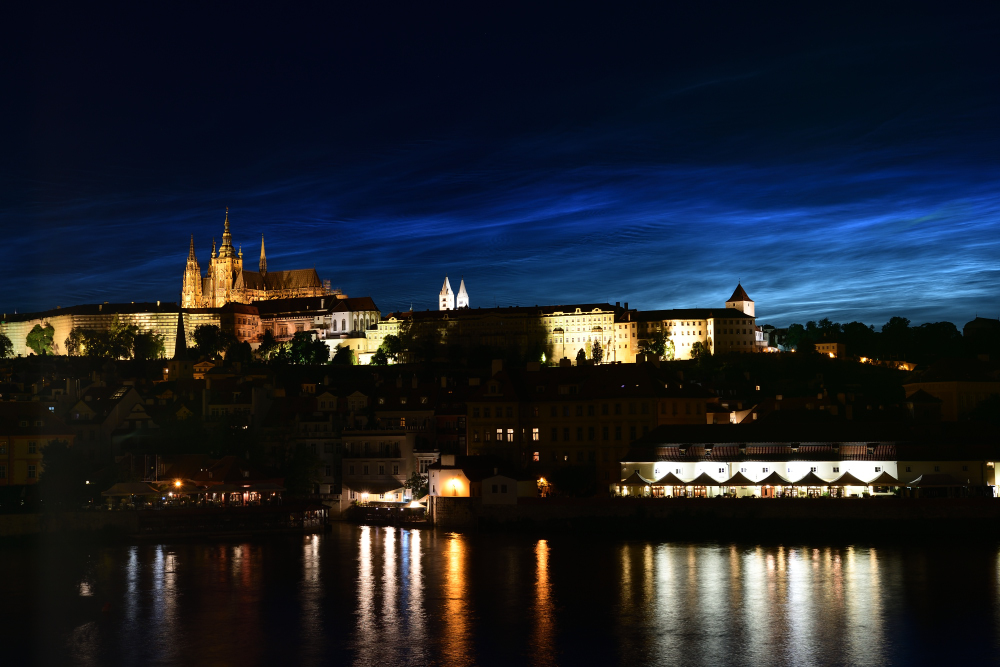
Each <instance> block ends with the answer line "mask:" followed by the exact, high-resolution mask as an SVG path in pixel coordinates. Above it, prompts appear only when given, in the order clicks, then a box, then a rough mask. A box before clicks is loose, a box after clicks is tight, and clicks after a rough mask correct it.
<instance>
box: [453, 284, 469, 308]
mask: <svg viewBox="0 0 1000 667" xmlns="http://www.w3.org/2000/svg"><path fill="white" fill-rule="evenodd" d="M468 307H469V293H468V292H466V291H465V278H464V277H463V278H462V284H461V285H459V286H458V295H457V296H456V297H455V308H468Z"/></svg>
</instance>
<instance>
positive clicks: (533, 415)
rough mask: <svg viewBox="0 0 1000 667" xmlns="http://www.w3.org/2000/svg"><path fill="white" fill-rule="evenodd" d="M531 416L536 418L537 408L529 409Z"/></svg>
mask: <svg viewBox="0 0 1000 667" xmlns="http://www.w3.org/2000/svg"><path fill="white" fill-rule="evenodd" d="M531 416H532V417H537V416H538V406H535V407H533V408H531Z"/></svg>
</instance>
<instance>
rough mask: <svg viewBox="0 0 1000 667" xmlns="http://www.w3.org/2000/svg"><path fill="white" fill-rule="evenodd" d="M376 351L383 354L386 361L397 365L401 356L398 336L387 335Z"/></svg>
mask: <svg viewBox="0 0 1000 667" xmlns="http://www.w3.org/2000/svg"><path fill="white" fill-rule="evenodd" d="M378 349H379V350H382V351H383V352H385V355H386V358H387V359H388V360H391V361H392V362H393V363H399V361H400V357H401V356H402V355H403V342H402V341H401V340H400V339H399V336H394V335H392V334H389V335H388V336H386V337H385V338H384V339H383V340H382V344H381V345H379V348H378Z"/></svg>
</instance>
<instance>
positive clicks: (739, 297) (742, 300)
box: [726, 283, 756, 317]
mask: <svg viewBox="0 0 1000 667" xmlns="http://www.w3.org/2000/svg"><path fill="white" fill-rule="evenodd" d="M726 308H735V309H736V310H738V311H740V312H741V313H743V314H744V315H749V316H750V317H756V315H755V314H754V311H753V299H751V298H750V297H749V296H747V293H746V290H744V289H743V285H742V283H736V289H735V290H734V291H733V295H732V296H731V297H729V300H728V301H726Z"/></svg>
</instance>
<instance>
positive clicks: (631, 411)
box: [628, 403, 635, 415]
mask: <svg viewBox="0 0 1000 667" xmlns="http://www.w3.org/2000/svg"><path fill="white" fill-rule="evenodd" d="M628 413H629V414H630V415H634V414H635V403H629V404H628Z"/></svg>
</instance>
